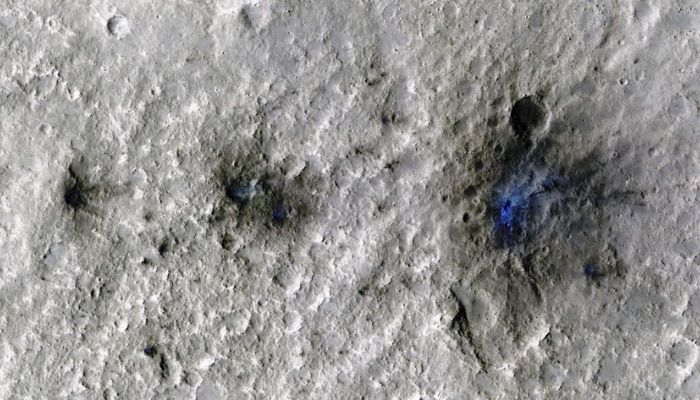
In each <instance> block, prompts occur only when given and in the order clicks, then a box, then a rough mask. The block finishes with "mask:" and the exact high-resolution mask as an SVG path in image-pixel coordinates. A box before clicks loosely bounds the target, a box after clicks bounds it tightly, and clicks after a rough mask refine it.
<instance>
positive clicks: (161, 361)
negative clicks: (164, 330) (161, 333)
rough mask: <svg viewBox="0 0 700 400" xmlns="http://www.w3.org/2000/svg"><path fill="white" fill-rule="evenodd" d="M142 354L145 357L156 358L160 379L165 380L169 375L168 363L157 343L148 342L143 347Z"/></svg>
mask: <svg viewBox="0 0 700 400" xmlns="http://www.w3.org/2000/svg"><path fill="white" fill-rule="evenodd" d="M143 354H145V355H146V357H148V358H150V359H152V360H155V359H157V360H158V369H159V370H160V376H161V378H162V379H164V380H167V379H168V378H169V377H170V363H169V361H168V357H167V356H166V354H165V353H164V352H163V351H162V350H161V349H160V348H159V346H158V345H154V344H149V345H146V347H144V348H143Z"/></svg>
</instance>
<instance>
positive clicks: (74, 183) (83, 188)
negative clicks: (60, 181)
mask: <svg viewBox="0 0 700 400" xmlns="http://www.w3.org/2000/svg"><path fill="white" fill-rule="evenodd" d="M68 174H69V175H70V177H69V178H68V181H67V185H66V189H65V192H64V193H63V201H64V202H65V203H66V205H67V206H68V207H70V208H71V209H73V210H80V209H83V208H85V207H87V205H88V202H89V201H88V200H89V198H88V197H89V192H90V188H89V187H88V186H87V185H86V184H85V182H84V180H83V179H81V178H80V177H79V176H78V175H77V174H76V172H75V169H74V168H73V166H69V167H68Z"/></svg>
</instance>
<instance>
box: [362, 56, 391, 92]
mask: <svg viewBox="0 0 700 400" xmlns="http://www.w3.org/2000/svg"><path fill="white" fill-rule="evenodd" d="M384 78H386V72H384V71H382V70H381V68H380V66H379V62H377V61H372V62H370V64H369V68H367V76H366V77H365V83H366V84H367V86H374V85H376V84H378V83H380V82H382V81H383V80H384Z"/></svg>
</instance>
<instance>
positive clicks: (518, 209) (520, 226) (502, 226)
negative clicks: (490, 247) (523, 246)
mask: <svg viewBox="0 0 700 400" xmlns="http://www.w3.org/2000/svg"><path fill="white" fill-rule="evenodd" d="M529 202H530V196H526V195H525V194H523V191H522V190H520V189H517V188H514V189H512V190H511V191H509V192H506V193H500V194H498V196H497V197H496V201H495V206H496V208H497V209H496V212H495V221H494V224H495V229H496V237H497V239H498V241H499V242H500V243H501V244H503V245H506V246H512V245H514V244H515V243H516V242H518V240H519V239H520V238H521V236H522V235H523V233H524V232H525V225H526V222H527V213H528V209H529Z"/></svg>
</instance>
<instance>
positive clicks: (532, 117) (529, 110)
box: [510, 96, 547, 143]
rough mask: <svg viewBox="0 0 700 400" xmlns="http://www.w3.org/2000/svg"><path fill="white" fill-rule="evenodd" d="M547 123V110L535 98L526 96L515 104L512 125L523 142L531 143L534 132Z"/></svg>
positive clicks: (512, 112) (511, 117)
mask: <svg viewBox="0 0 700 400" xmlns="http://www.w3.org/2000/svg"><path fill="white" fill-rule="evenodd" d="M546 121H547V110H546V108H545V107H544V105H543V104H542V103H541V102H540V101H539V100H538V99H537V98H536V97H534V96H525V97H523V98H521V99H520V100H518V101H516V102H515V104H513V108H512V109H511V111H510V125H511V126H512V127H513V130H514V131H515V135H516V136H517V137H518V139H520V140H521V141H524V142H526V143H529V142H530V141H531V136H532V133H533V132H534V131H536V130H537V129H539V128H541V127H542V126H543V125H544V124H545V122H546Z"/></svg>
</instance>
